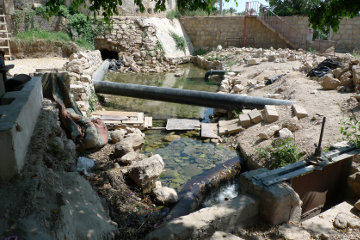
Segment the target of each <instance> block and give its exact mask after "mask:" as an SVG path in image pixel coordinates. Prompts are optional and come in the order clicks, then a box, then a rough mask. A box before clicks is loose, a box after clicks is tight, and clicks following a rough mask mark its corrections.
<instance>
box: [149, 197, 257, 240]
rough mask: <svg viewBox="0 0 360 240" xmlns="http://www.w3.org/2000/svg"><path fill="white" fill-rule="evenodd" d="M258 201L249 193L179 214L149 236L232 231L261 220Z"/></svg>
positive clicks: (152, 238) (185, 236) (182, 236)
mask: <svg viewBox="0 0 360 240" xmlns="http://www.w3.org/2000/svg"><path fill="white" fill-rule="evenodd" d="M258 210H259V204H258V202H257V201H256V200H255V199H254V198H252V197H250V196H247V195H239V196H237V197H236V198H233V199H231V200H229V201H226V202H223V203H220V204H217V205H214V206H212V207H208V208H203V209H200V210H199V211H196V212H193V213H191V214H189V215H186V216H183V217H179V218H175V219H174V220H171V221H170V222H168V223H166V224H164V225H163V226H162V227H161V228H159V229H157V230H155V231H154V232H152V233H150V234H149V235H147V236H146V238H145V239H147V240H155V239H167V240H172V239H177V240H181V239H184V240H185V239H186V240H187V239H207V238H209V237H211V236H212V234H213V233H214V232H215V231H225V232H231V231H233V230H235V231H236V230H239V229H241V227H244V226H248V225H250V224H252V223H254V221H255V220H257V216H258Z"/></svg>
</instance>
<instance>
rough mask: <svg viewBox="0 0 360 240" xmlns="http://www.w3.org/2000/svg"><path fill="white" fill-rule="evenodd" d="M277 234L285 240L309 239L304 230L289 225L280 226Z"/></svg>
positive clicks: (307, 233)
mask: <svg viewBox="0 0 360 240" xmlns="http://www.w3.org/2000/svg"><path fill="white" fill-rule="evenodd" d="M279 234H280V235H281V236H282V237H283V238H285V239H287V240H308V239H310V237H311V235H310V233H309V232H307V231H306V230H304V229H302V228H300V227H298V226H295V225H290V224H284V225H282V226H280V227H279Z"/></svg>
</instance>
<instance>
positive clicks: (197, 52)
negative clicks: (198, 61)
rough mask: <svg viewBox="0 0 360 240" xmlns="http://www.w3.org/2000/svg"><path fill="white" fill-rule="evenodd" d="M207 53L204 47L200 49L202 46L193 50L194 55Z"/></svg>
mask: <svg viewBox="0 0 360 240" xmlns="http://www.w3.org/2000/svg"><path fill="white" fill-rule="evenodd" d="M206 53H207V51H206V50H205V49H202V48H199V49H196V50H194V53H193V55H194V56H196V55H200V56H201V55H205V54H206Z"/></svg>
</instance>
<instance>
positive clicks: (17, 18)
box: [13, 10, 24, 34]
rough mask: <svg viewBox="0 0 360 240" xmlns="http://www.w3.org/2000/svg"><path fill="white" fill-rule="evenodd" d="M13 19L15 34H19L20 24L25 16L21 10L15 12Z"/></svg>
mask: <svg viewBox="0 0 360 240" xmlns="http://www.w3.org/2000/svg"><path fill="white" fill-rule="evenodd" d="M13 18H14V32H15V34H16V33H17V32H19V24H20V23H21V22H22V21H23V20H24V14H23V12H22V11H20V10H15V11H14V15H13Z"/></svg>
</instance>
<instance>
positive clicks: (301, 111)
mask: <svg viewBox="0 0 360 240" xmlns="http://www.w3.org/2000/svg"><path fill="white" fill-rule="evenodd" d="M292 107H293V110H294V114H295V116H296V117H297V118H298V119H300V118H304V117H307V115H308V113H307V112H306V110H305V108H303V107H302V106H299V105H297V104H294V105H292Z"/></svg>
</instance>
